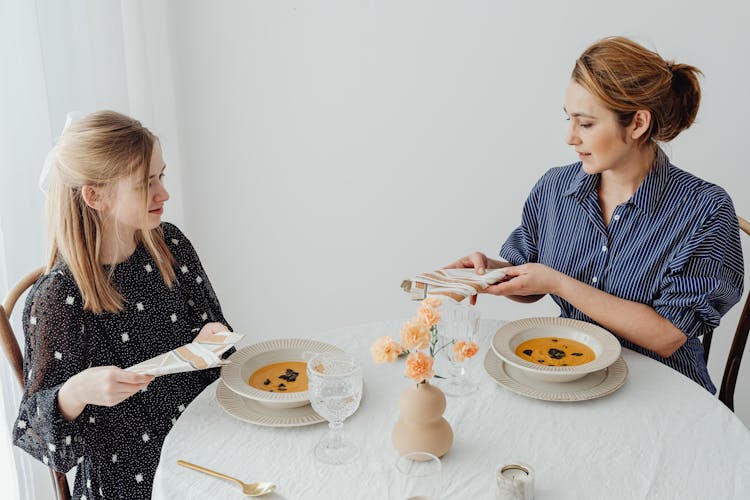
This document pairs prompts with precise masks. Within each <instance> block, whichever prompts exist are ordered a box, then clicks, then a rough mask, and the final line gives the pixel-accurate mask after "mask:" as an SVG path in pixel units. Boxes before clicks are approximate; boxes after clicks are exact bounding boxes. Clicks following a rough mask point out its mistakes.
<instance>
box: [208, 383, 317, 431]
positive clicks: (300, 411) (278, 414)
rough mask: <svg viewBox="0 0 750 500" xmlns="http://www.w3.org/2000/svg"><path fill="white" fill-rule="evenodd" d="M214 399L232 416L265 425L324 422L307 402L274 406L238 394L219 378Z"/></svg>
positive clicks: (282, 425) (293, 425) (300, 424)
mask: <svg viewBox="0 0 750 500" xmlns="http://www.w3.org/2000/svg"><path fill="white" fill-rule="evenodd" d="M216 401H218V402H219V406H221V407H222V409H223V410H224V411H225V412H227V413H229V414H230V415H231V416H233V417H234V418H236V419H238V420H242V421H243V422H249V423H251V424H256V425H262V426H265V427H302V426H305V425H313V424H317V423H320V422H325V419H324V418H323V417H321V416H320V415H318V414H317V413H315V410H313V408H312V406H310V405H309V404H308V405H305V406H298V407H296V408H275V407H272V406H268V405H264V404H262V403H259V402H258V401H256V400H254V399H249V398H244V397H242V396H240V395H239V394H237V393H236V392H234V391H232V390H231V389H229V388H228V387H227V386H226V385H225V384H224V382H222V381H221V380H220V381H219V384H218V385H217V386H216Z"/></svg>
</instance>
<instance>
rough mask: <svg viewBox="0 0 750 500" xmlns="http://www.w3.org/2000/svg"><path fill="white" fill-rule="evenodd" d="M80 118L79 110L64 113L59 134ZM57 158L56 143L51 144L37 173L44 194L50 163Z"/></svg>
mask: <svg viewBox="0 0 750 500" xmlns="http://www.w3.org/2000/svg"><path fill="white" fill-rule="evenodd" d="M80 118H81V112H80V111H71V112H69V113H68V114H67V115H65V126H64V127H63V129H62V132H60V135H63V134H64V133H65V131H66V130H67V129H68V127H69V126H70V124H71V123H73V122H75V121H78V120H79V119H80ZM56 158H57V145H55V146H52V149H50V150H49V153H47V156H45V157H44V165H42V173H41V174H39V189H41V190H42V193H44V196H47V192H48V191H49V174H50V171H51V170H52V164H53V163H54V162H55V159H56Z"/></svg>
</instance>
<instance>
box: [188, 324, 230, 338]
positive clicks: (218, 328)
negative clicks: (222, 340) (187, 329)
mask: <svg viewBox="0 0 750 500" xmlns="http://www.w3.org/2000/svg"><path fill="white" fill-rule="evenodd" d="M228 331H229V328H227V327H226V325H223V324H221V323H206V324H205V325H203V328H201V331H200V332H198V335H196V336H195V338H194V339H193V342H200V341H201V340H208V338H209V337H211V335H214V334H216V333H222V332H228Z"/></svg>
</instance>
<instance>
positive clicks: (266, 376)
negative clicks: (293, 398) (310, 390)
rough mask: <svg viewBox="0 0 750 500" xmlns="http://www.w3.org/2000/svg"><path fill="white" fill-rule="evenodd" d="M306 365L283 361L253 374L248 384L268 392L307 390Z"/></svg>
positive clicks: (301, 362) (264, 367)
mask: <svg viewBox="0 0 750 500" xmlns="http://www.w3.org/2000/svg"><path fill="white" fill-rule="evenodd" d="M306 370H307V363H305V362H304V361H283V362H281V363H272V364H270V365H266V366H263V367H262V368H259V369H257V370H255V371H254V372H253V374H252V375H250V378H249V379H248V382H247V383H248V384H249V385H251V386H252V387H255V388H256V389H260V390H262V391H268V392H274V391H275V392H301V391H306V390H307V372H306Z"/></svg>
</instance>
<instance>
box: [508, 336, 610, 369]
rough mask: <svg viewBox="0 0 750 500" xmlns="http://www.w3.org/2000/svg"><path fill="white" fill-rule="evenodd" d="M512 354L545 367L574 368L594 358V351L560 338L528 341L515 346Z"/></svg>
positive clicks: (541, 338)
mask: <svg viewBox="0 0 750 500" xmlns="http://www.w3.org/2000/svg"><path fill="white" fill-rule="evenodd" d="M514 352H515V353H516V355H517V356H519V357H521V358H523V359H527V360H529V361H531V362H532V363H537V364H540V365H546V366H563V365H565V366H576V365H582V364H584V363H589V362H591V361H593V360H594V359H595V358H596V355H595V354H594V351H593V350H592V349H591V348H589V346H587V345H586V344H584V343H582V342H578V341H576V340H571V339H564V338H560V337H538V338H533V339H529V340H526V341H524V342H521V343H520V344H519V345H518V346H516V348H515V350H514ZM563 361H564V363H563Z"/></svg>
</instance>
